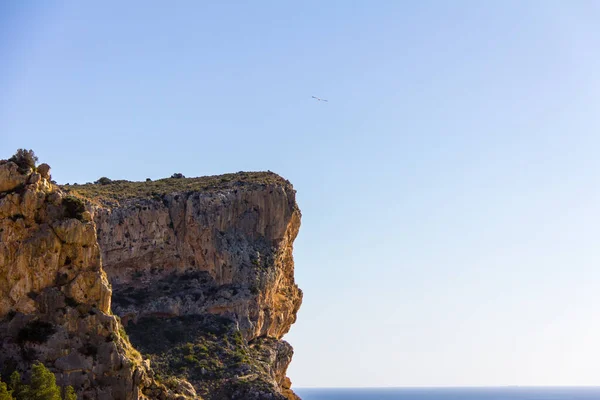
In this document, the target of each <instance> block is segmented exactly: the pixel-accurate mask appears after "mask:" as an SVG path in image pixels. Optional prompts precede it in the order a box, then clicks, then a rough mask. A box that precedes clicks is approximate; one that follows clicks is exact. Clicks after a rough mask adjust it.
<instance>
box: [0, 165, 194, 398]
mask: <svg viewBox="0 0 600 400" xmlns="http://www.w3.org/2000/svg"><path fill="white" fill-rule="evenodd" d="M48 173H49V171H48V170H45V173H44V175H42V174H40V173H37V172H33V171H32V170H26V171H21V170H20V169H19V168H18V167H17V165H16V164H15V163H12V162H7V161H0V346H1V349H2V351H0V372H1V373H2V375H3V378H4V379H6V377H7V375H8V374H10V373H11V372H12V371H13V370H15V369H18V370H20V371H21V372H24V373H25V375H26V376H27V374H28V372H29V368H30V366H31V364H32V363H33V362H34V361H35V360H40V361H42V362H44V363H45V364H46V365H47V366H49V367H50V368H51V370H52V371H53V372H54V373H55V374H56V375H57V377H58V382H59V383H60V384H61V385H73V386H74V388H75V389H76V390H77V392H78V394H79V396H80V398H84V399H122V400H130V399H142V398H147V397H146V394H147V395H148V396H149V397H150V398H163V399H166V398H173V399H174V398H181V399H183V398H187V396H176V395H175V394H174V393H173V392H172V391H171V390H169V389H167V388H166V387H165V386H164V385H161V384H159V383H157V382H156V381H154V380H153V379H152V378H151V374H152V373H151V371H150V370H149V368H148V362H147V361H144V360H143V359H142V357H141V356H140V354H139V353H138V352H137V351H136V350H134V349H133V347H132V346H131V344H130V343H129V341H128V339H127V337H126V336H125V335H124V333H123V329H122V326H121V324H120V322H119V319H118V318H117V317H115V316H113V315H111V312H110V304H111V289H110V285H109V283H108V280H107V278H106V275H105V273H104V271H103V270H102V265H101V258H100V248H99V246H98V243H97V240H96V232H95V228H94V223H93V222H92V220H91V215H90V213H89V212H86V211H85V208H84V204H83V203H82V202H81V201H79V200H78V199H77V198H74V197H70V196H66V195H65V194H64V193H63V192H62V191H61V190H59V189H58V188H57V187H55V186H54V185H52V184H51V183H50V182H49V179H50V176H49V174H48ZM184 389H186V390H183V391H180V392H182V393H186V394H187V395H189V396H190V398H193V397H195V395H196V394H195V392H194V391H193V388H191V386H190V387H186V386H185V384H184Z"/></svg>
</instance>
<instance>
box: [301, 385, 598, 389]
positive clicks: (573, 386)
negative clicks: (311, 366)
mask: <svg viewBox="0 0 600 400" xmlns="http://www.w3.org/2000/svg"><path fill="white" fill-rule="evenodd" d="M499 388H504V389H505V388H525V389H527V388H530V389H541V388H565V389H577V388H582V389H583V388H588V389H589V388H598V389H600V384H597V385H488V386H486V385H473V386H462V385H461V386H449V385H448V386H294V390H295V389H499Z"/></svg>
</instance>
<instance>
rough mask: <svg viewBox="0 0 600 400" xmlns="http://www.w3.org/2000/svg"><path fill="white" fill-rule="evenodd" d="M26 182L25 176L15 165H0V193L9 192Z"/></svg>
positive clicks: (9, 162)
mask: <svg viewBox="0 0 600 400" xmlns="http://www.w3.org/2000/svg"><path fill="white" fill-rule="evenodd" d="M26 181H27V175H24V174H21V173H20V172H19V167H18V166H17V164H15V163H13V162H11V161H8V162H6V163H4V164H0V193H2V192H8V191H11V190H13V189H15V188H17V187H19V186H21V185H24V184H25V182H26Z"/></svg>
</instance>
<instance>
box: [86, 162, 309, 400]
mask: <svg viewBox="0 0 600 400" xmlns="http://www.w3.org/2000/svg"><path fill="white" fill-rule="evenodd" d="M207 179H208V180H210V179H215V178H206V179H203V178H200V180H196V181H194V180H191V184H192V185H197V186H195V187H194V186H192V187H189V188H188V187H186V188H185V189H183V190H176V191H171V189H170V190H165V191H163V192H162V193H157V192H155V193H154V194H152V195H151V196H150V197H148V196H142V197H137V196H136V197H132V198H124V197H123V196H124V193H125V192H127V191H128V190H132V189H137V187H140V186H145V185H146V184H145V183H141V184H134V185H136V188H131V187H128V185H127V184H125V183H124V184H123V185H124V187H122V188H120V189H119V188H118V185H119V184H118V183H113V184H108V185H105V189H109V188H108V186H111V185H112V186H114V187H113V188H112V189H113V192H112V193H111V194H112V195H115V197H116V198H117V200H118V205H117V204H115V203H114V202H112V201H107V198H106V197H103V196H102V195H99V194H92V193H91V192H90V193H88V192H86V189H88V190H90V191H91V190H93V188H91V187H89V188H86V187H80V188H75V189H74V190H78V191H79V192H82V193H85V194H87V195H88V196H89V197H91V198H96V199H98V200H99V205H98V206H97V207H96V208H95V210H94V221H95V223H96V226H97V232H98V243H99V244H100V248H101V249H102V258H103V262H104V269H105V271H106V273H107V274H108V277H109V279H110V281H111V283H112V285H113V290H114V293H113V311H114V312H115V313H116V314H117V315H119V316H121V318H122V320H123V321H124V322H125V323H126V329H127V330H128V332H131V337H132V340H133V342H134V344H135V345H136V347H137V348H139V349H140V350H142V351H144V352H145V353H147V354H153V353H152V352H150V351H149V349H148V348H147V346H146V343H145V341H144V335H140V334H137V332H138V330H139V329H140V327H141V326H144V327H148V326H150V325H157V326H154V327H153V328H152V330H151V331H152V332H156V331H157V330H160V329H161V326H163V327H169V326H174V325H176V324H182V326H183V327H184V328H183V329H189V330H192V331H194V330H196V329H197V328H200V329H202V328H201V327H202V326H204V323H206V319H205V318H206V317H207V316H208V317H211V320H210V321H211V322H210V323H211V324H214V322H215V320H214V317H215V316H220V317H222V318H221V320H222V321H225V322H226V323H229V322H231V327H229V328H227V329H225V330H226V331H227V334H221V335H217V336H219V337H217V339H215V341H214V342H215V343H216V342H219V341H220V340H222V339H223V337H227V335H229V334H231V335H234V336H235V335H236V334H238V333H239V335H240V336H241V338H240V340H239V341H238V346H237V347H239V348H236V349H235V351H237V352H246V353H248V354H247V357H245V358H247V360H246V364H247V366H246V367H245V368H243V367H244V366H243V365H241V364H244V363H243V362H241V360H237V361H235V360H234V361H233V364H236V363H238V364H240V365H238V367H239V368H241V369H240V371H237V372H234V371H229V372H231V373H229V372H227V369H231V368H232V365H222V366H219V365H218V363H217V365H213V366H212V367H211V366H210V365H208V363H205V364H206V365H204V364H202V365H201V361H202V358H201V357H200V358H198V357H196V358H197V359H198V363H195V362H193V361H191V362H190V365H187V366H184V367H182V368H180V369H183V368H187V369H188V370H190V369H191V370H194V369H197V370H198V371H199V375H195V374H194V373H187V374H185V376H186V377H187V378H188V379H189V380H190V381H192V383H194V385H195V386H196V388H197V390H198V392H199V393H201V394H203V395H204V396H205V397H207V398H212V397H214V398H225V397H222V396H223V395H221V394H220V395H218V396H217V395H216V394H215V393H217V392H219V393H220V391H222V389H223V388H224V387H225V386H231V384H232V382H237V379H238V378H237V377H239V376H244V375H249V374H250V375H251V376H253V377H254V378H255V379H258V378H260V379H262V380H263V381H264V383H265V387H268V386H269V385H270V386H272V387H273V388H274V390H272V391H273V393H276V394H279V393H287V395H288V397H290V398H294V397H293V395H292V394H291V392H290V391H289V380H288V379H287V378H286V376H285V371H286V369H287V366H288V364H289V362H290V360H291V355H292V349H291V347H290V346H289V345H288V344H287V343H285V342H283V341H280V339H281V337H282V336H283V335H284V334H285V333H287V332H288V330H289V329H290V326H291V325H292V324H293V323H294V322H295V320H296V313H297V311H298V308H299V307H300V303H301V299H302V293H301V291H300V290H299V289H298V287H297V285H296V284H295V283H294V263H293V258H292V244H293V241H294V239H295V238H296V235H297V234H298V229H299V227H300V211H299V209H298V206H297V205H296V202H295V191H294V190H293V187H292V186H291V185H290V184H289V182H286V181H284V180H283V179H281V178H280V177H278V176H277V175H275V174H270V173H263V174H261V173H255V174H237V175H230V176H227V177H226V178H218V181H217V182H215V183H214V184H212V185H204V184H205V182H206V180H207ZM186 181H187V180H183V181H181V182H179V183H180V184H184V183H185V182H186ZM175 183H178V182H175ZM130 185H132V184H131V183H130V184H129V186H130ZM198 318H204V319H202V321H203V323H201V324H200V325H198V324H199V322H198ZM228 321H229V322H228ZM185 327H187V328H185ZM184 336H185V339H181V340H180V341H179V342H177V341H175V342H173V343H171V344H170V346H171V348H173V347H175V348H177V347H178V346H187V345H188V343H191V344H192V345H194V343H196V342H198V341H199V340H200V342H203V343H204V342H206V341H207V340H208V338H207V337H205V336H202V335H200V336H202V338H200V337H199V336H195V337H189V335H184ZM201 339H202V340H201ZM233 342H234V343H235V340H233ZM259 343H260V344H261V349H262V350H264V351H268V353H269V354H268V356H266V358H267V359H268V360H269V361H266V362H263V363H262V364H261V363H259V362H258V359H260V358H261V356H260V354H258V353H257V354H254V355H253V356H252V355H251V354H250V352H251V348H250V347H252V346H254V345H257V344H259ZM204 345H205V346H206V345H207V344H206V343H204ZM248 346H250V347H248ZM267 349H268V350H267ZM261 354H262V353H261ZM154 356H155V357H154V358H155V359H156V360H157V362H159V363H160V362H162V361H164V360H160V356H159V355H158V354H154ZM173 357H175V355H173ZM223 357H225V356H223ZM223 357H221V358H223ZM242 358H244V357H242ZM263 358H264V357H263ZM190 359H191V357H190ZM205 361H206V360H205ZM219 361H223V360H219ZM242 361H243V360H242ZM230 364H231V363H230ZM259 366H260V368H258V367H259ZM180 367H181V366H180ZM254 367H256V368H254ZM176 369H177V368H171V369H170V370H169V368H165V371H164V372H168V373H169V374H173V375H176V374H177V371H176ZM255 370H256V371H255ZM202 371H204V372H202ZM210 371H212V374H210V373H209V372H210ZM236 374H237V375H236ZM223 375H227V376H225V377H224V376H223ZM230 378H233V380H232V379H230ZM209 386H210V387H209ZM247 386H249V387H250V386H251V385H247ZM215 396H217V397H215ZM219 396H221V397H219ZM245 396H246V397H245V398H249V397H247V396H248V394H246V395H245Z"/></svg>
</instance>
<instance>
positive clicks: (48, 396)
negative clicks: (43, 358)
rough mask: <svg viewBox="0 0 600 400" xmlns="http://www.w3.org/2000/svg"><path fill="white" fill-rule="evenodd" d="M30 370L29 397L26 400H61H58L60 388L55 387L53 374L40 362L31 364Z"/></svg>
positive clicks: (59, 399)
mask: <svg viewBox="0 0 600 400" xmlns="http://www.w3.org/2000/svg"><path fill="white" fill-rule="evenodd" d="M32 369H33V371H32V373H31V386H30V394H31V397H28V398H27V400H62V399H61V398H60V388H59V387H58V386H57V385H56V377H55V376H54V374H53V373H52V372H50V371H49V370H48V368H46V367H45V366H44V364H42V363H41V362H37V363H35V364H33V368H32ZM17 400H20V399H17ZM23 400H25V399H23Z"/></svg>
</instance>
